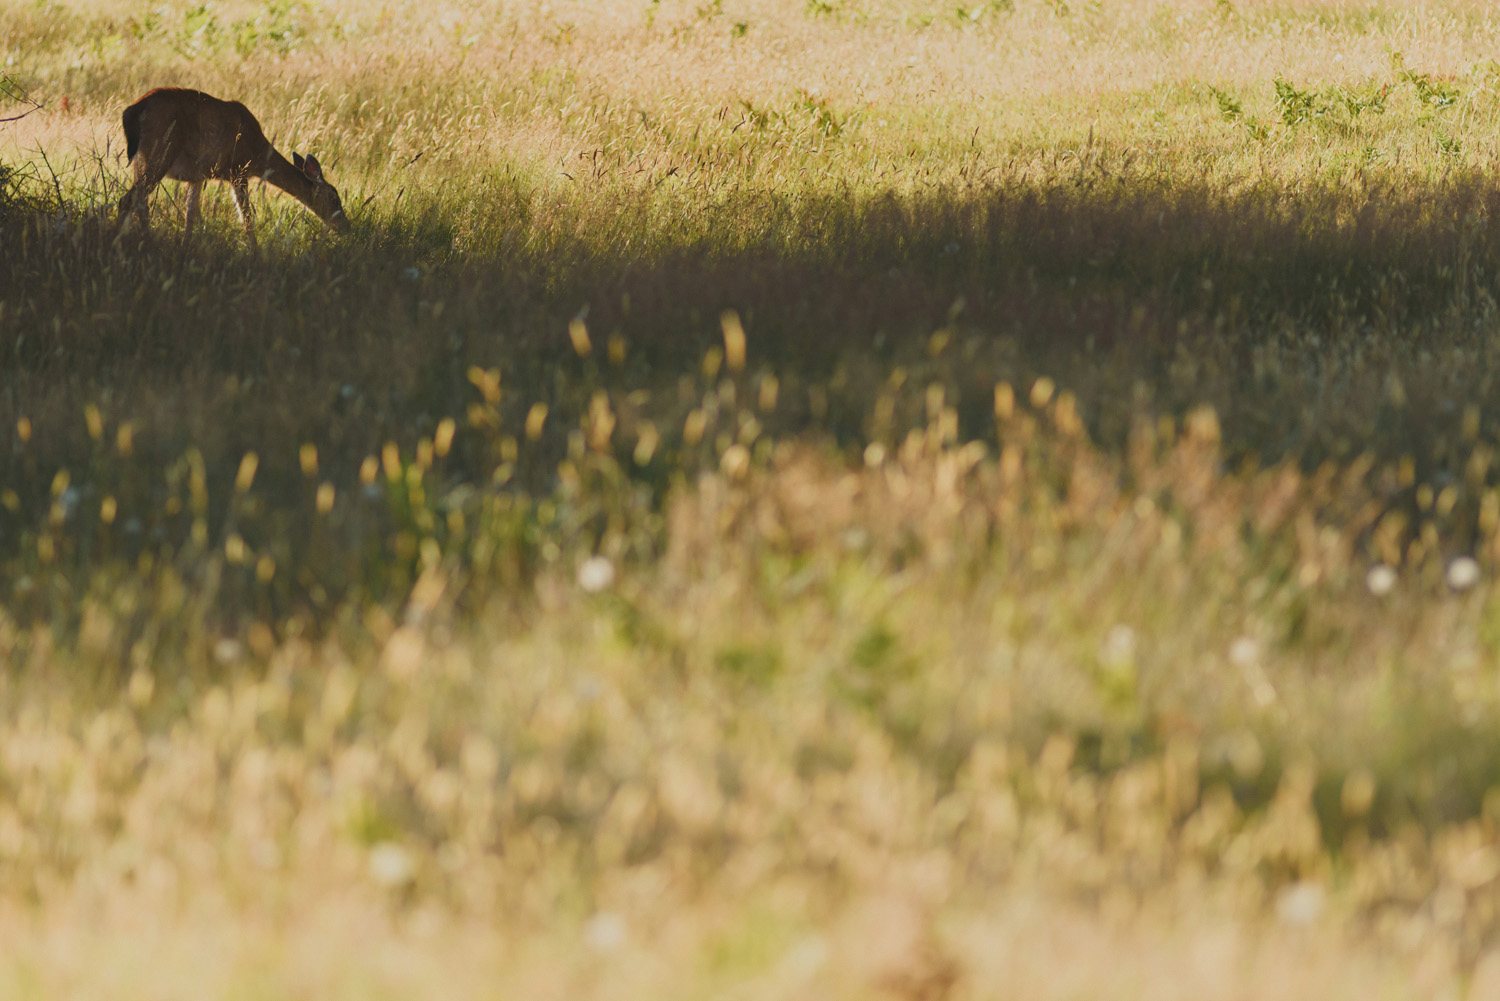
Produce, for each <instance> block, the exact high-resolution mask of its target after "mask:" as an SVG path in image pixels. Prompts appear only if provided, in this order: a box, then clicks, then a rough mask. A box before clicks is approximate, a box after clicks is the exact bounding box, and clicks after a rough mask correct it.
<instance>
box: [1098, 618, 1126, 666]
mask: <svg viewBox="0 0 1500 1001" xmlns="http://www.w3.org/2000/svg"><path fill="white" fill-rule="evenodd" d="M1099 659H1100V660H1102V661H1104V663H1106V664H1108V665H1110V666H1111V667H1122V666H1124V665H1126V664H1129V663H1130V662H1131V661H1132V660H1133V659H1135V630H1134V629H1131V628H1130V627H1129V626H1127V625H1125V624H1124V623H1123V622H1122V623H1119V624H1117V625H1114V626H1111V627H1110V630H1109V632H1108V633H1106V634H1105V636H1104V643H1103V645H1101V646H1100V648H1099Z"/></svg>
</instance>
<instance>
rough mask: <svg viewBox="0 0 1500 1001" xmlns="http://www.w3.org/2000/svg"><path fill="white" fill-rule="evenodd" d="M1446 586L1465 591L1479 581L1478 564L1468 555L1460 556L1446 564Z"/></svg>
mask: <svg viewBox="0 0 1500 1001" xmlns="http://www.w3.org/2000/svg"><path fill="white" fill-rule="evenodd" d="M1447 577H1448V586H1449V587H1451V588H1453V590H1455V591H1467V590H1468V589H1469V588H1471V587H1473V586H1474V585H1475V584H1478V583H1479V577H1480V572H1479V564H1478V563H1477V562H1476V561H1475V560H1474V558H1473V557H1470V556H1460V557H1458V558H1457V559H1455V560H1454V561H1453V562H1451V563H1449V564H1448V574H1447Z"/></svg>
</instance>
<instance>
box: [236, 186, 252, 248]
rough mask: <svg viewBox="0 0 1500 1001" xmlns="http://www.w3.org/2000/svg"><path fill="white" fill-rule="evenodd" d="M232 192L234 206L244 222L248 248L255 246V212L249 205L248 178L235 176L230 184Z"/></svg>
mask: <svg viewBox="0 0 1500 1001" xmlns="http://www.w3.org/2000/svg"><path fill="white" fill-rule="evenodd" d="M230 190H231V191H232V192H234V207H235V208H236V209H238V210H239V213H240V222H242V223H244V224H245V239H247V240H249V241H250V249H251V250H254V249H256V248H255V213H254V210H253V209H252V208H251V207H250V179H249V178H246V177H237V178H235V179H234V181H233V182H232V183H231V185H230Z"/></svg>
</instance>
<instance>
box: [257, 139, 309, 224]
mask: <svg viewBox="0 0 1500 1001" xmlns="http://www.w3.org/2000/svg"><path fill="white" fill-rule="evenodd" d="M261 180H263V181H265V182H266V183H267V184H274V185H275V186H276V187H278V188H280V189H281V190H282V191H285V192H286V193H287V194H289V195H291V196H292V197H293V198H295V199H297V201H299V202H301V203H302V204H303V205H306V206H307V207H308V208H310V209H311V208H313V193H314V192H315V191H316V190H317V185H316V184H314V183H313V182H312V180H311V179H310V178H308V176H307V175H306V174H304V173H302V171H300V170H298V169H297V168H296V167H294V166H292V162H291V161H290V160H288V159H287V158H286V157H284V156H282V155H281V154H280V153H278V152H276V150H275V149H274V148H273V149H272V150H271V151H270V153H269V154H268V155H267V157H266V169H265V172H264V173H263V174H261ZM314 211H316V209H314Z"/></svg>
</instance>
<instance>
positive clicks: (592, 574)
mask: <svg viewBox="0 0 1500 1001" xmlns="http://www.w3.org/2000/svg"><path fill="white" fill-rule="evenodd" d="M614 582H615V565H614V564H613V563H611V562H610V561H609V558H608V557H606V556H590V557H589V558H588V559H586V560H584V561H583V564H582V565H581V566H579V568H578V586H579V587H581V588H583V589H584V590H585V591H587V592H588V593H589V594H598V593H599V592H600V591H604V590H607V589H608V588H609V587H610V586H612V585H613V584H614Z"/></svg>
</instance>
